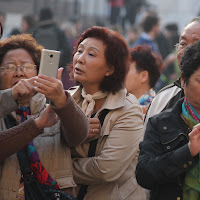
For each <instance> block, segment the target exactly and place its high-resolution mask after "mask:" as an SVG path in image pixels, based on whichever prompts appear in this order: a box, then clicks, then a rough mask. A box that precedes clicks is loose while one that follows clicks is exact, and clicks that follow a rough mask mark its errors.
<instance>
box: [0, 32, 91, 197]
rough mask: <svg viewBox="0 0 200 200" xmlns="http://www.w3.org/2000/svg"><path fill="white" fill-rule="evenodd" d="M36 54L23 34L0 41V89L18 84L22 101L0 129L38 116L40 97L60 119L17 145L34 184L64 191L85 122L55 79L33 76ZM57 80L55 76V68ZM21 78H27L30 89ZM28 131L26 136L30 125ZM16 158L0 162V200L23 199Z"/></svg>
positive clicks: (37, 47)
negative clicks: (21, 89) (23, 149)
mask: <svg viewBox="0 0 200 200" xmlns="http://www.w3.org/2000/svg"><path fill="white" fill-rule="evenodd" d="M41 50H42V46H40V45H38V44H37V43H36V41H35V40H34V39H33V38H32V37H31V36H30V35H27V34H23V35H17V36H12V37H10V38H7V39H5V40H3V41H0V90H5V89H9V88H12V87H15V86H16V85H17V84H21V88H24V91H25V94H24V95H23V98H19V99H18V103H19V109H17V110H16V111H14V112H12V113H11V114H10V115H8V116H6V117H4V118H0V130H1V131H5V130H6V129H7V128H9V126H10V124H9V123H10V121H12V122H13V121H14V122H15V124H19V123H22V122H23V123H26V122H24V121H25V120H26V119H30V118H36V117H38V116H40V115H41V114H42V113H43V111H44V110H45V109H46V99H45V96H46V97H47V98H48V99H49V100H50V101H51V107H52V109H53V110H54V111H55V112H56V114H57V115H58V116H59V118H60V120H59V121H58V122H57V123H56V124H55V125H53V126H51V127H49V128H44V129H43V131H42V133H41V134H40V135H39V136H37V137H35V139H34V140H33V142H31V143H29V144H28V145H26V144H27V140H24V138H23V137H22V138H21V140H17V142H20V143H23V144H24V146H25V153H26V154H27V157H28V159H29V163H30V169H31V171H32V172H33V175H34V177H35V178H36V179H37V180H38V182H39V183H40V184H44V185H52V187H54V188H56V189H60V190H63V191H64V192H68V193H70V192H72V188H74V187H75V183H74V180H73V176H72V169H71V154H70V149H69V146H76V145H78V144H80V143H81V142H83V141H84V140H85V139H86V137H87V134H88V120H87V118H86V117H85V115H84V113H83V112H82V111H81V110H80V108H79V107H78V106H77V104H76V103H75V102H74V101H73V99H72V98H71V97H70V95H69V94H68V93H67V92H65V91H64V90H63V86H62V83H61V81H60V80H58V79H55V78H52V77H47V76H44V75H39V76H38V77H36V78H33V77H34V76H36V75H37V73H38V67H39V62H40V56H41ZM59 76H60V77H61V70H59ZM26 79H33V80H32V82H33V83H35V85H33V84H31V82H30V81H27V80H26ZM34 90H35V92H37V93H35V92H33V91H34ZM38 92H39V93H38ZM10 119H12V120H10ZM71 119H73V120H71ZM77 122H78V126H77ZM61 124H62V126H61ZM29 128H30V132H31V129H32V127H31V126H30V127H29ZM61 130H62V131H61ZM80 130H81V131H80ZM61 133H62V134H61ZM27 134H29V132H27ZM5 148H6V146H5ZM17 155H18V153H17V154H16V153H14V154H12V155H10V156H8V157H6V158H5V159H4V160H3V161H2V162H1V165H0V174H1V175H0V199H11V200H12V199H16V197H17V199H24V198H25V195H26V192H25V194H24V179H23V178H21V170H20V167H19V162H18V159H17ZM38 167H39V168H38ZM41 170H42V171H41ZM25 186H26V185H25ZM25 188H26V187H25ZM25 191H26V190H25Z"/></svg>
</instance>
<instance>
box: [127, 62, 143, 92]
mask: <svg viewBox="0 0 200 200" xmlns="http://www.w3.org/2000/svg"><path fill="white" fill-rule="evenodd" d="M125 87H126V89H127V91H128V92H129V93H131V94H136V92H137V91H138V90H140V87H141V73H140V72H138V71H137V69H136V62H134V61H133V62H131V64H130V69H129V72H128V74H127V76H126V80H125Z"/></svg>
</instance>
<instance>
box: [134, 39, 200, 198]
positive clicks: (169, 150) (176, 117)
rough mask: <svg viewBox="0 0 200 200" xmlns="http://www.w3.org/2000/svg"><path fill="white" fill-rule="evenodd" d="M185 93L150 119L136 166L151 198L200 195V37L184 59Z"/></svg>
mask: <svg viewBox="0 0 200 200" xmlns="http://www.w3.org/2000/svg"><path fill="white" fill-rule="evenodd" d="M181 86H182V87H183V88H184V92H185V97H183V98H182V99H180V100H179V101H178V102H177V103H176V104H175V106H174V107H173V108H172V109H170V110H166V111H164V112H162V113H160V114H158V115H155V116H153V117H152V118H150V119H149V121H148V124H147V128H146V132H145V136H144V140H143V141H142V142H141V144H140V150H141V152H140V155H139V161H138V165H137V169H136V177H137V181H138V183H139V184H140V185H141V186H142V187H144V188H147V189H150V190H151V197H150V199H158V200H161V199H162V200H169V199H170V200H175V199H179V200H181V199H184V200H186V199H187V200H198V199H199V198H200V183H199V152H200V124H199V122H200V93H199V91H200V41H198V42H196V43H194V44H193V45H191V46H189V47H188V48H187V49H186V51H185V53H184V54H183V57H182V60H181Z"/></svg>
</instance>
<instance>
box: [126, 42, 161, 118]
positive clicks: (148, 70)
mask: <svg viewBox="0 0 200 200" xmlns="http://www.w3.org/2000/svg"><path fill="white" fill-rule="evenodd" d="M130 52H131V64H130V69H129V72H128V74H127V76H126V82H125V86H126V89H127V91H128V92H130V93H131V94H134V95H135V96H136V97H137V99H138V100H139V102H140V105H141V106H142V110H143V114H146V111H147V108H148V106H149V104H150V103H151V101H152V100H153V98H154V96H155V95H156V93H155V91H154V90H153V87H154V86H155V84H156V82H157V81H158V79H159V77H160V70H161V66H162V60H161V58H160V57H159V55H158V54H156V53H154V52H153V51H152V50H151V48H150V47H149V46H143V45H139V46H137V47H135V48H133V49H131V50H130Z"/></svg>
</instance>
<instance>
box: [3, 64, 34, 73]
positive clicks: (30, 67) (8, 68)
mask: <svg viewBox="0 0 200 200" xmlns="http://www.w3.org/2000/svg"><path fill="white" fill-rule="evenodd" d="M18 67H19V68H20V70H22V71H23V72H25V73H30V72H32V71H34V70H35V69H36V67H37V66H36V65H34V64H31V63H25V64H23V65H15V64H6V65H4V66H3V67H0V70H2V71H4V72H7V73H14V72H16V71H17V70H18Z"/></svg>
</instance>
